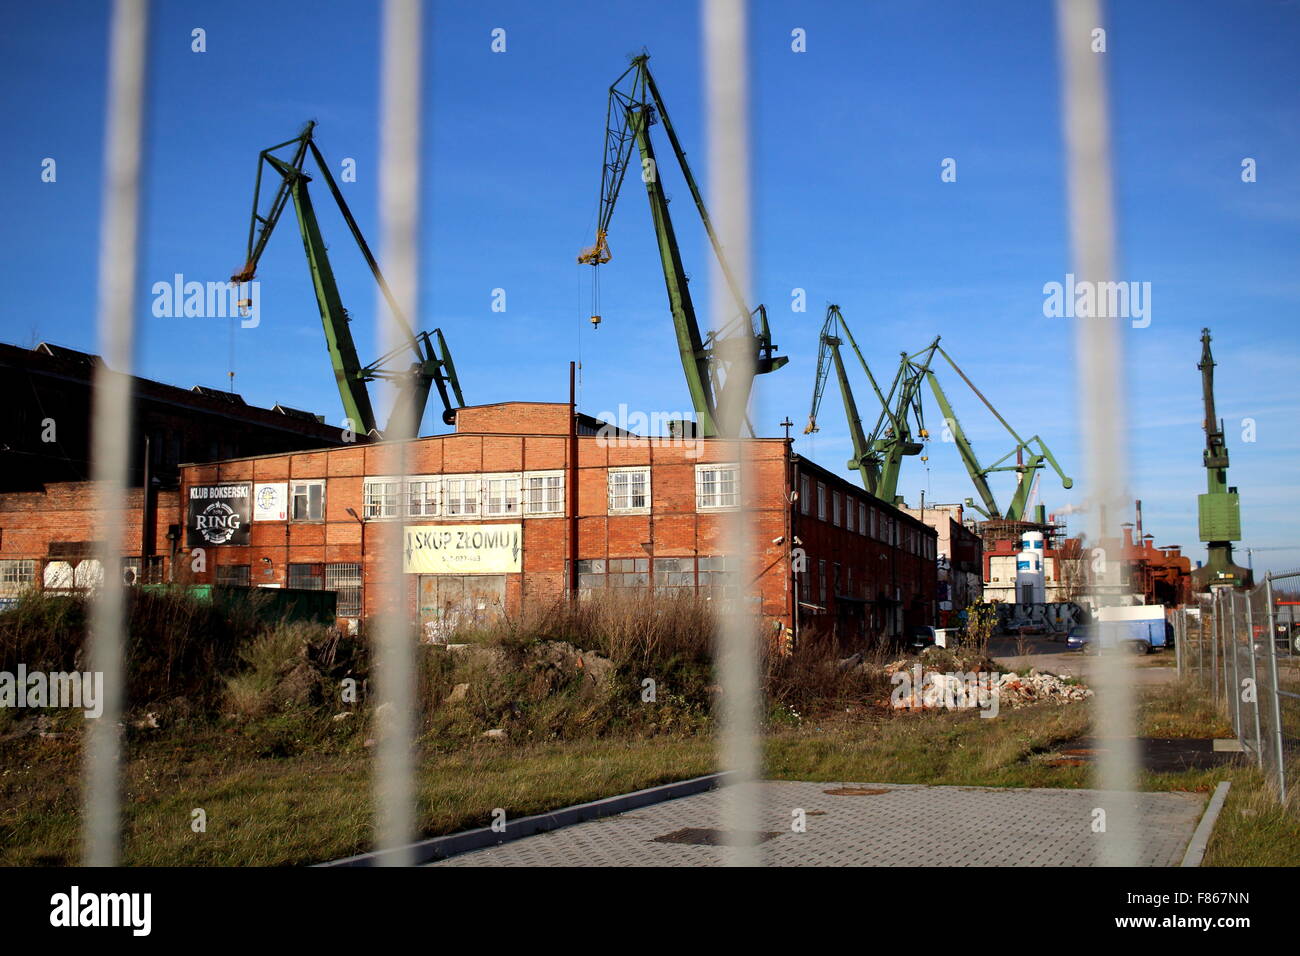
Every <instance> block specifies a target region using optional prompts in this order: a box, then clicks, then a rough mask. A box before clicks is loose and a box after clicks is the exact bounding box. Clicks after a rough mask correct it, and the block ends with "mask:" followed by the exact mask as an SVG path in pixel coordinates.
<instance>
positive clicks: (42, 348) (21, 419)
mask: <svg viewBox="0 0 1300 956" xmlns="http://www.w3.org/2000/svg"><path fill="white" fill-rule="evenodd" d="M101 364H102V363H101V360H100V358H99V356H97V355H91V354H89V353H87V352H78V351H76V350H75V349H69V348H64V347H62V346H58V345H50V344H48V343H42V344H40V345H38V346H37V347H36V348H34V349H25V348H21V347H19V346H16V345H8V344H5V343H0V402H2V403H3V407H4V409H5V427H4V429H3V430H0V491H39V490H40V489H41V488H42V486H44V485H46V484H47V483H51V482H78V481H87V480H89V479H90V477H91V475H90V425H91V380H92V377H93V376H94V374H95V370H96V368H98V367H99V366H100V365H101ZM131 397H132V430H131V476H130V482H129V483H130V484H131V485H133V486H136V487H139V486H140V485H141V484H142V483H143V481H144V470H145V456H144V448H145V439H146V438H147V439H148V440H149V466H150V472H151V478H152V480H153V482H154V484H155V487H161V488H175V487H176V486H177V483H178V481H179V479H180V464H181V462H186V461H216V460H217V459H220V458H238V457H242V456H245V455H258V454H266V453H271V452H285V451H297V450H301V449H307V448H321V447H324V446H328V445H341V444H343V432H342V430H341V429H338V428H333V427H331V426H329V425H326V424H324V423H323V420H322V419H321V418H320V417H318V416H316V415H313V414H311V413H310V412H304V411H299V410H297V409H293V408H286V407H284V406H282V405H276V406H275V407H274V408H258V407H256V406H253V405H249V404H247V403H246V402H245V401H244V400H243V398H241V397H240V396H239V395H237V394H234V393H232V392H225V391H221V390H220V389H213V388H204V387H202V386H197V385H196V386H194V387H193V388H188V389H187V388H178V387H177V386H175V385H165V384H163V383H162V382H155V381H152V380H150V379H146V378H139V377H132V379H131Z"/></svg>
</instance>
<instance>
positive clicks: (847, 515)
mask: <svg viewBox="0 0 1300 956" xmlns="http://www.w3.org/2000/svg"><path fill="white" fill-rule="evenodd" d="M857 513H858V509H857V507H856V506H855V505H854V504H853V499H852V498H846V499H845V500H844V527H845V528H847V529H848V530H849V531H853V530H855V527H856V525H855V522H854V520H853V519H854V518H855V517H857Z"/></svg>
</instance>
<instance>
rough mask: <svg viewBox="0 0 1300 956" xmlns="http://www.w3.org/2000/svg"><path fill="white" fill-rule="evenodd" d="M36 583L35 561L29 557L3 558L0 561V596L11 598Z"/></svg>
mask: <svg viewBox="0 0 1300 956" xmlns="http://www.w3.org/2000/svg"><path fill="white" fill-rule="evenodd" d="M35 583H36V561H35V560H33V559H31V558H5V559H4V560H3V561H0V597H4V598H12V597H17V596H18V595H19V594H20V593H22V591H23V589H24V588H29V587H32V586H33V585H34V584H35Z"/></svg>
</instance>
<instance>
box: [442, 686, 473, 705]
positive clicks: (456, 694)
mask: <svg viewBox="0 0 1300 956" xmlns="http://www.w3.org/2000/svg"><path fill="white" fill-rule="evenodd" d="M468 693H469V684H457V685H456V686H455V687H453V688H452V689H451V693H450V694H448V695H447V703H449V704H454V703H456V702H457V701H461V700H464V699H465V695H466V694H468Z"/></svg>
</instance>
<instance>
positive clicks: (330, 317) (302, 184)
mask: <svg viewBox="0 0 1300 956" xmlns="http://www.w3.org/2000/svg"><path fill="white" fill-rule="evenodd" d="M315 127H316V123H315V121H311V122H309V123H307V125H306V126H305V127H304V129H303V131H302V133H300V134H299V135H298V136H296V137H294V138H293V139H291V140H286V141H285V142H283V143H279V144H277V145H275V146H272V147H270V148H269V149H264V150H262V152H261V153H260V154H258V163H257V180H256V183H255V185H254V189H253V213H252V218H251V219H250V221H249V227H248V252H247V256H246V258H245V261H244V266H243V268H242V269H240V271H239V272H237V273H235V274H234V275H233V276H231V281H232V282H235V283H244V282H250V281H252V280H253V278H254V276H255V275H256V273H257V267H258V264H259V262H260V261H261V258H262V253H263V252H264V251H265V249H266V244H267V242H268V241H269V240H270V238H271V233H272V232H273V231H274V230H275V227H276V225H277V224H278V223H279V221H280V217H281V215H282V214H283V212H284V209H285V207H286V206H287V205H288V204H289V202H290V200H292V202H293V205H294V211H295V214H296V217H297V220H298V231H299V233H300V234H301V236H302V241H303V248H304V250H305V252H306V255H307V265H308V268H309V269H310V270H311V277H312V286H313V288H314V290H315V293H316V303H317V306H318V307H319V309H320V316H321V324H322V326H323V327H324V330H325V344H326V348H327V349H328V351H329V355H330V364H331V366H332V367H333V370H334V379H335V383H336V384H337V386H338V390H339V397H340V399H341V400H342V402H343V412H344V414H345V416H346V417H347V418H348V419H349V420H350V421H351V422H352V423H353V424H354V426H355V427H356V428H357V430H358V431H359V432H362V433H364V434H367V435H378V434H380V432H379V428H378V423H377V421H376V419H375V414H374V409H373V407H372V405H371V402H370V393H369V390H368V388H367V384H368V383H369V382H371V381H374V380H376V379H388V380H392V381H394V382H395V383H396V385H397V388H398V404H397V405H396V406H395V408H401V407H403V406H402V403H403V402H413V403H414V407H415V410H416V421H417V422H418V421H419V420H420V419H421V418H423V415H424V409H425V406H426V404H427V402H428V397H429V391H430V389H431V388H433V387H436V388H437V390H438V395H439V397H440V398H441V399H442V404H443V415H442V420H443V421H444V422H445V423H446V424H448V425H450V424H452V423H453V422H454V421H455V409H456V408H457V407H461V406H463V405H464V404H465V401H464V396H463V395H462V393H461V388H460V380H459V378H458V377H457V375H456V367H455V365H454V364H453V362H452V359H451V352H450V350H449V349H448V347H447V341H446V338H445V337H444V336H443V334H442V331H441V330H440V329H435V330H434V331H433V334H432V335H430V333H428V332H419V333H416V332H414V331H413V330H412V328H411V326H410V324H409V323H408V322H407V321H406V318H405V317H404V316H403V314H402V311H401V309H400V308H398V305H397V301H396V299H395V298H394V296H393V294H392V291H391V290H390V289H389V286H388V283H387V281H386V280H385V279H384V276H383V273H382V272H381V271H380V269H379V263H378V262H377V261H376V260H375V257H374V254H373V253H372V252H371V251H370V246H369V244H368V243H367V242H366V240H365V237H364V236H363V235H362V233H361V229H360V227H359V226H358V225H357V222H356V220H355V219H354V218H353V216H352V211H351V209H349V208H348V204H347V202H346V200H345V199H344V198H343V193H342V191H341V190H340V189H339V187H338V183H336V182H335V180H334V177H333V176H332V175H331V174H330V170H329V165H328V164H327V163H326V162H325V158H324V157H323V156H322V155H321V152H320V149H319V148H318V147H317V146H316V142H315V140H314V139H313V132H314V130H315ZM290 146H292V147H293V153H292V158H290V159H285V158H283V157H281V156H277V155H275V154H276V153H278V152H279V151H280V150H283V149H285V148H286V147H290ZM309 155H310V156H311V157H312V158H313V159H314V160H315V163H316V167H317V169H318V170H319V172H320V174H321V177H322V178H323V179H324V180H325V183H326V185H327V186H328V187H329V190H330V193H331V195H332V196H333V197H334V201H335V202H336V203H337V205H338V207H339V211H340V212H341V213H342V214H343V219H344V221H345V222H346V223H347V225H348V229H349V230H350V232H351V233H352V238H353V239H354V240H355V241H356V243H357V246H358V248H359V249H360V250H361V254H362V256H363V257H364V258H365V260H366V264H367V265H368V266H369V267H370V271H371V273H372V274H373V275H374V277H375V281H376V282H377V283H378V285H379V288H380V290H381V291H382V293H383V295H384V298H385V300H386V301H387V303H388V306H389V309H390V310H391V311H392V314H393V317H394V319H395V320H396V321H397V323H398V326H399V328H400V329H401V332H402V336H403V338H404V340H405V341H404V342H403V343H402V344H401V345H399V346H398V347H397V348H395V349H393V350H392V351H390V352H388V353H387V354H385V355H384V356H382V357H380V358H379V359H378V360H377V361H375V362H373V363H371V364H370V365H366V366H362V364H361V360H360V359H359V358H358V357H357V351H356V345H355V343H354V342H353V340H352V332H351V329H350V327H349V325H350V323H351V316H349V314H348V311H347V309H345V308H344V307H343V302H342V298H341V296H340V295H339V290H338V283H337V282H336V280H335V278H334V270H333V268H332V266H331V265H330V261H329V255H328V253H327V246H326V244H325V240H324V238H323V236H322V235H321V230H320V223H319V220H318V219H317V217H316V211H315V207H314V205H313V204H312V200H311V194H310V192H309V190H308V188H307V184H308V183H309V182H311V176H309V175H308V174H307V173H306V171H305V165H306V160H307V157H308V156H309ZM268 167H269V168H270V169H271V170H272V171H273V173H275V174H278V177H279V182H278V183H277V184H276V186H275V189H274V193H273V194H272V197H271V201H270V204H269V206H268V208H267V212H266V214H265V215H263V214H262V213H261V212H260V209H261V203H262V186H263V183H262V176H263V173H264V171H265V170H266V169H267V168H268ZM435 336H436V344H435V339H434V337H435ZM408 352H409V353H411V354H412V356H413V358H412V360H411V362H410V365H409V366H408V367H406V368H404V369H402V368H398V369H393V368H390V367H388V363H389V362H391V361H392V360H394V359H396V358H397V357H398V356H399V355H401V354H403V353H408ZM453 398H454V404H453ZM391 425H392V421H391V420H390V422H389V427H391Z"/></svg>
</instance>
